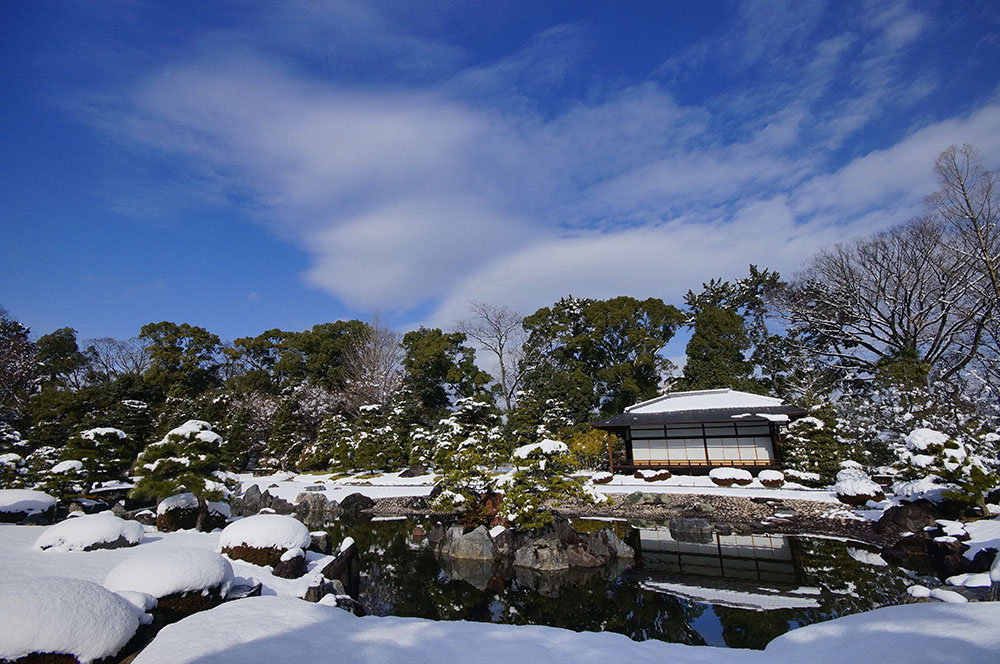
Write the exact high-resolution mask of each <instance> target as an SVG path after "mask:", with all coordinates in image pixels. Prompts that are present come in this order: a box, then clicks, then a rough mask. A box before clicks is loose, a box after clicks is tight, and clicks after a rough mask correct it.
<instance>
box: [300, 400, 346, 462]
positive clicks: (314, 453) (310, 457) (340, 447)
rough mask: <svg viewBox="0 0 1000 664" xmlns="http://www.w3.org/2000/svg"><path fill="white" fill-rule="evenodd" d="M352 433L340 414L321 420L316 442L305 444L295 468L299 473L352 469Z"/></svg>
mask: <svg viewBox="0 0 1000 664" xmlns="http://www.w3.org/2000/svg"><path fill="white" fill-rule="evenodd" d="M352 436H353V433H352V431H351V425H350V424H348V422H347V418H345V417H344V416H343V415H341V414H340V413H337V414H335V415H328V416H326V417H325V418H324V419H323V423H322V424H321V425H320V427H319V432H318V433H317V434H316V440H315V441H313V442H311V443H308V444H306V446H305V447H304V448H303V449H302V453H301V454H300V455H299V459H298V462H297V463H296V466H297V467H298V469H299V470H301V471H328V470H337V471H343V470H348V469H350V468H353V463H352V462H353V459H354V445H353V441H352Z"/></svg>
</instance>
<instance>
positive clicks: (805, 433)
mask: <svg viewBox="0 0 1000 664" xmlns="http://www.w3.org/2000/svg"><path fill="white" fill-rule="evenodd" d="M848 450H849V447H848V445H847V444H846V442H845V441H844V439H843V438H842V436H841V435H840V431H839V427H838V422H837V417H836V413H835V411H834V409H833V407H832V406H831V405H829V404H826V405H824V406H819V407H817V408H814V409H813V410H812V411H811V412H810V414H809V417H803V418H800V419H797V420H795V421H794V422H792V423H791V424H790V425H789V426H788V435H787V436H786V437H785V440H784V441H783V443H782V446H781V458H782V462H783V464H784V466H785V467H786V468H788V469H790V470H794V471H798V472H801V473H815V474H817V475H819V476H820V479H821V481H823V482H825V483H830V482H833V480H834V479H835V478H836V476H837V471H839V470H840V462H841V461H844V460H846V459H848V458H849V456H848Z"/></svg>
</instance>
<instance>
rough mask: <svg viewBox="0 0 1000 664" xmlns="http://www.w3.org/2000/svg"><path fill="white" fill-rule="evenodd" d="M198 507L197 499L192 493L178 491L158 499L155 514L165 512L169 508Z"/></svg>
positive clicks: (194, 508) (192, 508)
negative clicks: (158, 502)
mask: <svg viewBox="0 0 1000 664" xmlns="http://www.w3.org/2000/svg"><path fill="white" fill-rule="evenodd" d="M196 509H198V499H197V498H195V496H194V494H193V493H178V494H177V495H176V496H170V497H169V498H164V499H163V500H161V501H160V504H159V505H157V506H156V513H157V514H166V513H167V512H168V511H170V510H196Z"/></svg>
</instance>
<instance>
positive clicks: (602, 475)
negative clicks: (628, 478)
mask: <svg viewBox="0 0 1000 664" xmlns="http://www.w3.org/2000/svg"><path fill="white" fill-rule="evenodd" d="M614 478H615V476H614V475H613V474H612V473H609V472H608V471H606V470H602V471H601V472H598V473H594V474H593V475H591V476H590V481H591V482H593V483H594V484H604V483H606V482H610V481H611V480H613V479H614Z"/></svg>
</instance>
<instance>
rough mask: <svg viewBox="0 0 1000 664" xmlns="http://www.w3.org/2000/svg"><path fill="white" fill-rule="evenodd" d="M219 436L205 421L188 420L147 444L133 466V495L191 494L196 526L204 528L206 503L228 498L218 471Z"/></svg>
mask: <svg viewBox="0 0 1000 664" xmlns="http://www.w3.org/2000/svg"><path fill="white" fill-rule="evenodd" d="M221 443H222V437H221V436H220V435H219V434H217V433H215V432H214V431H212V426H211V425H210V424H209V423H208V422H203V421H201V420H189V421H187V422H185V423H184V424H183V425H181V426H179V427H177V428H176V429H173V430H171V431H169V432H168V433H167V435H166V436H164V438H163V440H161V441H159V442H155V443H150V444H149V445H148V446H147V447H146V449H145V450H143V452H142V454H140V455H139V458H138V459H137V460H136V463H135V474H136V475H137V477H138V481H137V483H136V486H135V489H133V490H132V493H133V495H135V496H139V497H146V498H156V499H162V498H165V497H168V496H173V495H177V494H179V493H192V494H194V496H195V497H196V498H197V499H198V512H199V518H198V520H199V527H201V528H205V527H207V518H208V501H209V500H221V499H223V498H226V497H228V496H229V495H230V490H229V488H228V487H227V486H226V485H225V484H224V482H225V480H226V476H225V475H224V474H223V473H222V472H221V471H220V470H219V445H220V444H221Z"/></svg>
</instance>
